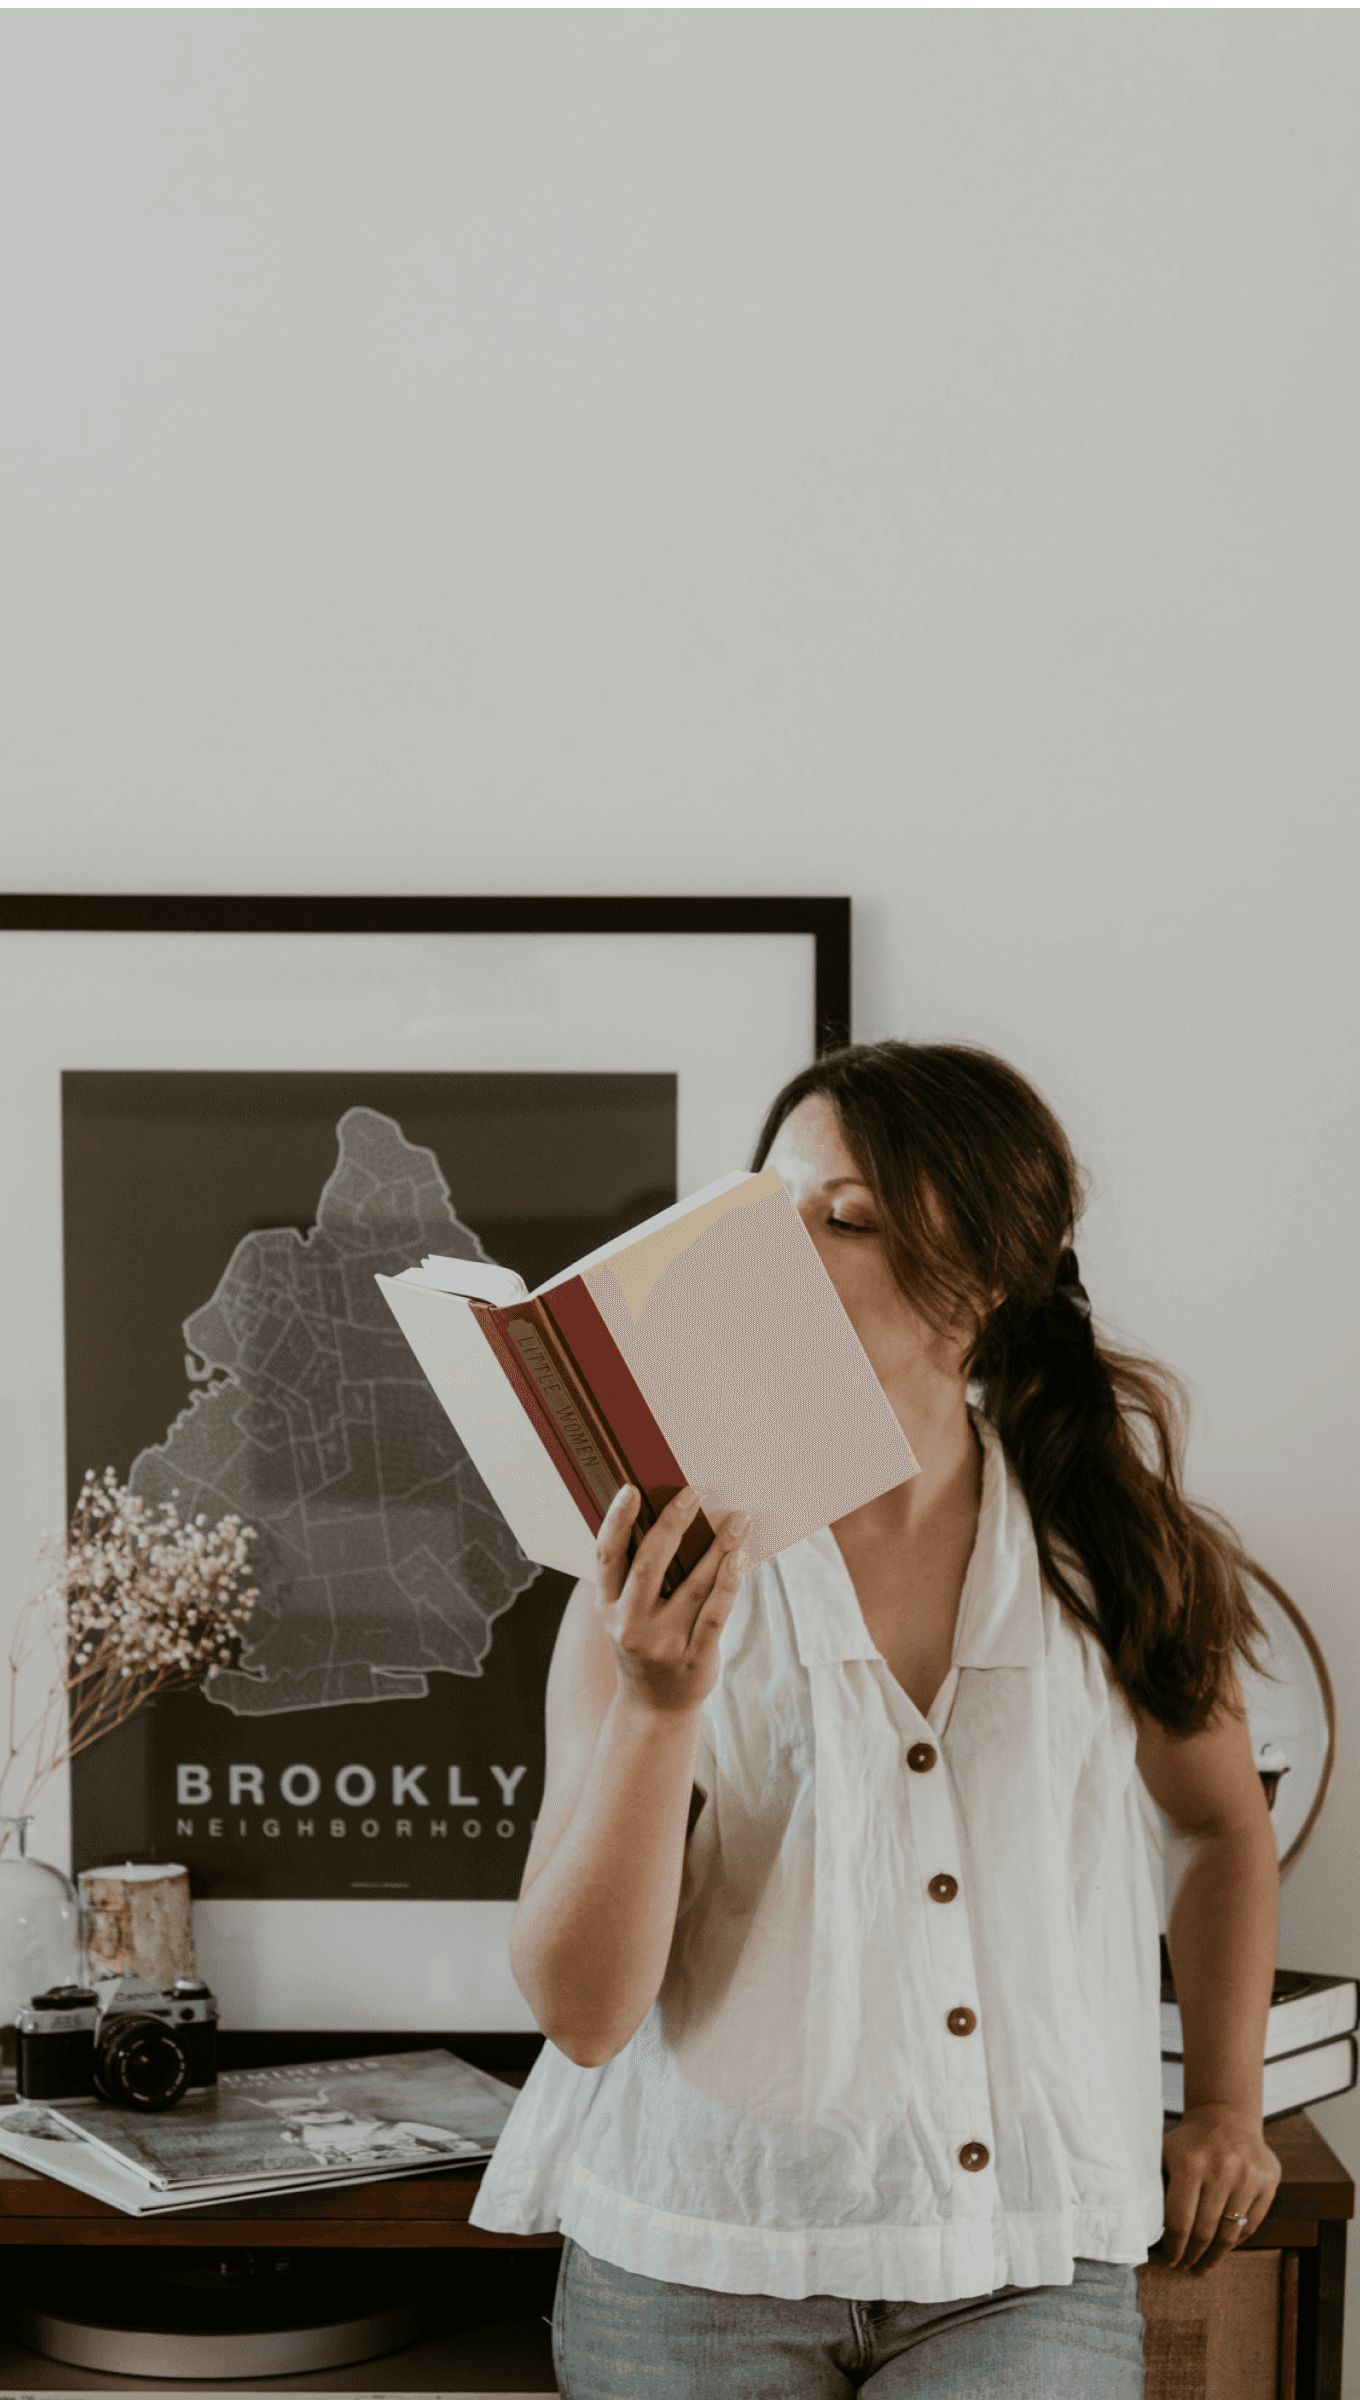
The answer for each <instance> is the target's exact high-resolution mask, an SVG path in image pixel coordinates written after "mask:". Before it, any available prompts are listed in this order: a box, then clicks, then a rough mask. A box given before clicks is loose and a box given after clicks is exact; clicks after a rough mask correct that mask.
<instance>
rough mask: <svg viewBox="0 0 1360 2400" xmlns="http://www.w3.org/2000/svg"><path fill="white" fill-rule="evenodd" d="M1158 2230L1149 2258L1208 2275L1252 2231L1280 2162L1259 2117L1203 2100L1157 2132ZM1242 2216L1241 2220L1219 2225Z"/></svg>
mask: <svg viewBox="0 0 1360 2400" xmlns="http://www.w3.org/2000/svg"><path fill="white" fill-rule="evenodd" d="M1162 2162H1163V2172H1164V2173H1165V2175H1166V2178H1167V2186H1166V2198H1165V2200H1164V2202H1163V2204H1162V2220H1163V2223H1164V2225H1165V2228H1166V2230H1165V2232H1164V2233H1163V2235H1162V2239H1161V2244H1160V2247H1159V2248H1158V2250H1157V2251H1156V2252H1155V2253H1154V2256H1156V2257H1158V2258H1161V2259H1162V2260H1164V2261H1165V2263H1166V2265H1168V2266H1171V2267H1188V2268H1189V2269H1190V2271H1191V2273H1192V2274H1195V2275H1207V2274H1208V2272H1209V2269H1210V2268H1211V2267H1214V2266H1217V2264H1218V2262H1219V2260H1220V2259H1221V2258H1226V2257H1227V2256H1228V2254H1229V2252H1230V2251H1232V2250H1235V2249H1236V2248H1237V2247H1238V2244H1239V2243H1240V2242H1244V2241H1247V2240H1248V2239H1249V2238H1250V2236H1251V2235H1252V2234H1253V2233H1255V2231H1256V2228H1257V2226H1258V2225H1259V2224H1260V2222H1261V2219H1262V2218H1263V2217H1264V2216H1265V2215H1266V2214H1267V2212H1268V2210H1269V2208H1270V2206H1271V2203H1272V2201H1273V2200H1274V2198H1275V2194H1276V2191H1277V2190H1278V2188H1279V2181H1280V2175H1281V2172H1282V2170H1281V2167H1280V2162H1279V2160H1278V2158H1277V2157H1276V2156H1275V2153H1274V2151H1273V2150H1270V2149H1268V2148H1267V2146H1266V2142H1265V2137H1264V2135H1263V2132H1262V2129H1261V2122H1260V2119H1259V2118H1253V2117H1251V2116H1248V2115H1246V2114H1245V2113H1244V2112H1243V2111H1242V2110H1241V2109H1235V2108H1224V2107H1220V2106H1219V2105H1218V2103H1217V2102H1206V2103H1205V2104H1204V2106H1202V2107H1200V2108H1187V2110H1186V2112H1185V2115H1184V2116H1183V2117H1182V2118H1181V2120H1180V2123H1179V2124H1178V2125H1171V2126H1169V2127H1168V2128H1167V2131H1166V2132H1165V2134H1164V2135H1163V2136H1162ZM1230 2212H1232V2214H1233V2216H1234V2217H1236V2216H1245V2218H1246V2220H1247V2221H1246V2224H1245V2225H1239V2224H1237V2223H1235V2222H1232V2223H1225V2222H1224V2220H1225V2218H1226V2217H1228V2215H1229V2213H1230Z"/></svg>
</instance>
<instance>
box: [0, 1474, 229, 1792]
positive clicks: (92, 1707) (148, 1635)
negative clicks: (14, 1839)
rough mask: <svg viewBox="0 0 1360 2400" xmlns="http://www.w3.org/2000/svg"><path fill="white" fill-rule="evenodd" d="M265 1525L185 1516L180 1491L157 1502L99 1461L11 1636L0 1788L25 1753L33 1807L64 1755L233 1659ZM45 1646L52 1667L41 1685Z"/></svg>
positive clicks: (15, 1771)
mask: <svg viewBox="0 0 1360 2400" xmlns="http://www.w3.org/2000/svg"><path fill="white" fill-rule="evenodd" d="M258 1538H259V1537H258V1535H257V1534H256V1532H255V1529H254V1527H253V1526H251V1525H243V1524H242V1522H241V1520H240V1518H239V1517H235V1516H227V1517H222V1518H220V1519H219V1521H218V1522H217V1524H215V1525H209V1523H208V1520H207V1518H206V1517H205V1516H202V1515H199V1516H196V1517H194V1518H192V1519H191V1520H188V1521H186V1522H184V1523H181V1521H180V1516H179V1511H178V1509H177V1508H176V1507H175V1503H174V1500H173V1499H170V1500H164V1501H162V1502H161V1504H160V1506H159V1508H153V1507H151V1506H150V1505H149V1504H148V1502H147V1501H145V1500H143V1499H142V1498H141V1497H140V1495H139V1494H138V1493H136V1492H132V1491H129V1490H127V1489H126V1487H125V1486H124V1485H122V1484H120V1483H119V1481H118V1478H117V1476H116V1474H115V1473H114V1470H113V1468H112V1467H106V1468H105V1470H104V1472H103V1474H102V1475H96V1474H95V1472H94V1469H93V1468H91V1469H90V1471H89V1473H88V1474H87V1475H86V1477H85V1480H84V1483H83V1484H82V1485H81V1488H80V1497H79V1499H78V1500H77V1502H76V1509H75V1515H74V1516H73V1518H72V1520H71V1525H70V1529H69V1531H68V1533H67V1535H66V1537H65V1540H64V1542H62V1543H60V1544H58V1545H57V1546H56V1549H55V1551H54V1553H53V1554H52V1557H51V1561H50V1563H51V1566H52V1572H51V1574H50V1575H49V1577H48V1579H47V1581H46V1582H45V1583H44V1584H43V1586H42V1588H41V1589H40V1590H39V1591H37V1592H36V1593H34V1595H33V1597H32V1598H31V1599H30V1600H29V1601H28V1602H27V1603H26V1605H25V1607H24V1608H23V1610H22V1611H21V1613H20V1617H19V1622H18V1625H17V1627H16V1629H15V1636H14V1640H13V1642H12V1644H11V1646H10V1662H9V1663H10V1690H9V1723H8V1741H7V1748H6V1752H5V1755H4V1757H3V1759H2V1760H0V1799H3V1794H4V1789H5V1785H6V1783H7V1781H10V1780H11V1779H14V1778H16V1777H17V1776H18V1775H19V1774H20V1773H22V1769H21V1768H20V1764H19V1762H20V1760H21V1759H22V1760H23V1761H24V1762H25V1764H26V1765H27V1767H28V1772H29V1781H28V1788H27V1790H26V1792H25V1794H24V1798H23V1800H22V1801H21V1802H20V1803H19V1808H20V1809H21V1810H22V1808H24V1807H25V1806H27V1803H28V1802H29V1801H30V1800H31V1799H32V1798H33V1796H34V1794H35V1792H36V1791H37V1790H38V1788H39V1786H40V1785H41V1784H43V1783H44V1782H46V1780H47V1777H48V1776H49V1775H50V1774H52V1773H53V1771H54V1769H56V1768H57V1767H59V1766H62V1765H64V1764H65V1762H66V1761H67V1760H68V1759H71V1758H74V1757H75V1756H76V1754H77V1752H79V1751H81V1750H85V1749H88V1748H89V1745H90V1743H91V1742H96V1741H98V1740H99V1738H100V1736H101V1734H105V1733H111V1732H112V1731H113V1728H114V1727H115V1726H116V1725H122V1724H125V1723H126V1721H127V1719H128V1718H129V1717H130V1716H132V1715H133V1714H134V1713H135V1712H136V1710H137V1709H139V1708H140V1707H141V1705H142V1703H143V1702H144V1701H145V1700H149V1699H150V1698H151V1696H152V1694H153V1693H154V1692H164V1691H178V1690H183V1689H185V1688H186V1687H190V1688H191V1687H192V1686H194V1685H196V1684H199V1683H201V1682H202V1680H203V1678H204V1676H205V1675H206V1674H208V1673H209V1672H210V1671H211V1670H212V1669H214V1668H216V1667H219V1666H223V1665H225V1664H227V1663H228V1662H229V1661H230V1659H231V1658H232V1656H233V1655H234V1650H235V1644H236V1641H237V1639H238V1637H239V1635H240V1633H241V1630H242V1628H243V1626H244V1625H245V1623H246V1620H247V1618H248V1617H249V1615H250V1612H251V1610H252V1608H253V1607H254V1605H255V1602H256V1601H257V1600H258V1598H259V1592H258V1591H257V1590H256V1589H255V1587H254V1586H253V1585H248V1584H247V1583H246V1576H247V1573H248V1571H249V1566H248V1550H249V1546H250V1544H251V1543H252V1542H254V1541H256V1540H258ZM44 1650H47V1651H49V1652H50V1673H49V1675H48V1678H47V1683H46V1688H45V1690H42V1691H41V1696H39V1687H41V1685H42V1681H43V1678H42V1664H43V1652H44ZM26 1701H27V1702H28V1703H29V1704H31V1705H28V1706H26ZM26 1715H27V1716H29V1717H30V1722H29V1725H28V1729H27V1730H26V1731H25V1730H23V1720H24V1718H25V1716H26Z"/></svg>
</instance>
